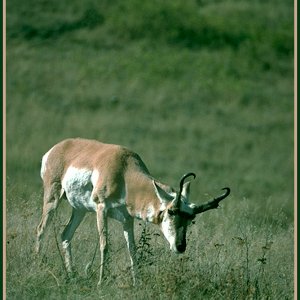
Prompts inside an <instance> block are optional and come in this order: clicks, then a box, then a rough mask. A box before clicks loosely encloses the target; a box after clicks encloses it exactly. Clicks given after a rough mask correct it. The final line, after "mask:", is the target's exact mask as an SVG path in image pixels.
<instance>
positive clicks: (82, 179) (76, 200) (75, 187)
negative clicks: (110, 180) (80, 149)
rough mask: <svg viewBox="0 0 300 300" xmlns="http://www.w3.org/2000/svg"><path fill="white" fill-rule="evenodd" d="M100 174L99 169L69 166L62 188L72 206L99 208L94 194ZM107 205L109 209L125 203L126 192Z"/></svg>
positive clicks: (84, 208)
mask: <svg viewBox="0 0 300 300" xmlns="http://www.w3.org/2000/svg"><path fill="white" fill-rule="evenodd" d="M99 176H100V174H99V172H98V171H93V170H88V169H78V168H75V167H72V166H71V167H69V168H68V170H67V171H66V173H65V175H64V178H63V180H62V188H63V190H64V192H65V193H66V196H67V199H68V201H69V203H70V205H71V206H72V207H74V208H75V209H83V210H88V211H96V210H97V205H96V203H95V201H94V200H93V197H92V194H93V189H94V186H96V183H97V181H98V180H99ZM106 205H107V209H110V208H116V207H120V206H122V205H125V192H124V193H123V195H122V196H121V197H120V199H114V200H111V201H110V202H109V203H106Z"/></svg>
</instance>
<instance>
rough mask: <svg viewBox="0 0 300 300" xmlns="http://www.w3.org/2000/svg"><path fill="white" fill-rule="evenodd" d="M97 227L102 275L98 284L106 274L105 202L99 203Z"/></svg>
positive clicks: (99, 283)
mask: <svg viewBox="0 0 300 300" xmlns="http://www.w3.org/2000/svg"><path fill="white" fill-rule="evenodd" d="M97 227H98V232H99V244H100V257H101V258H100V276H99V282H98V286H100V285H101V281H102V279H103V275H104V263H105V254H106V250H107V249H106V242H107V216H106V210H105V204H104V203H99V204H97Z"/></svg>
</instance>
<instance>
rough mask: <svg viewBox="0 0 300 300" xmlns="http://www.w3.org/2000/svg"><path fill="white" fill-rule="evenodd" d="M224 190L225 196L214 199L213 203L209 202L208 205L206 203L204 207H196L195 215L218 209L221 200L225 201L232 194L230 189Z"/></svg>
mask: <svg viewBox="0 0 300 300" xmlns="http://www.w3.org/2000/svg"><path fill="white" fill-rule="evenodd" d="M222 190H225V193H224V194H222V195H220V196H219V197H217V198H214V199H213V200H211V201H208V202H207V203H204V204H202V205H199V206H197V207H195V209H194V214H200V213H203V212H205V211H207V210H210V209H214V208H218V207H219V202H220V201H221V200H223V199H225V198H226V197H227V196H228V195H229V194H230V188H228V187H225V188H223V189H222Z"/></svg>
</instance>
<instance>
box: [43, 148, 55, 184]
mask: <svg viewBox="0 0 300 300" xmlns="http://www.w3.org/2000/svg"><path fill="white" fill-rule="evenodd" d="M52 149H53V147H52V148H51V149H50V150H49V151H48V152H47V153H46V154H45V155H44V156H43V158H42V165H41V173H40V174H41V178H42V179H43V178H44V174H45V172H46V163H47V160H48V156H49V154H50V152H51V150H52Z"/></svg>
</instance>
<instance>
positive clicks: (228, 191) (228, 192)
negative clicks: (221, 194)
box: [222, 187, 230, 195]
mask: <svg viewBox="0 0 300 300" xmlns="http://www.w3.org/2000/svg"><path fill="white" fill-rule="evenodd" d="M222 190H224V191H225V190H226V194H228V195H229V194H230V188H229V187H224V188H222Z"/></svg>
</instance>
